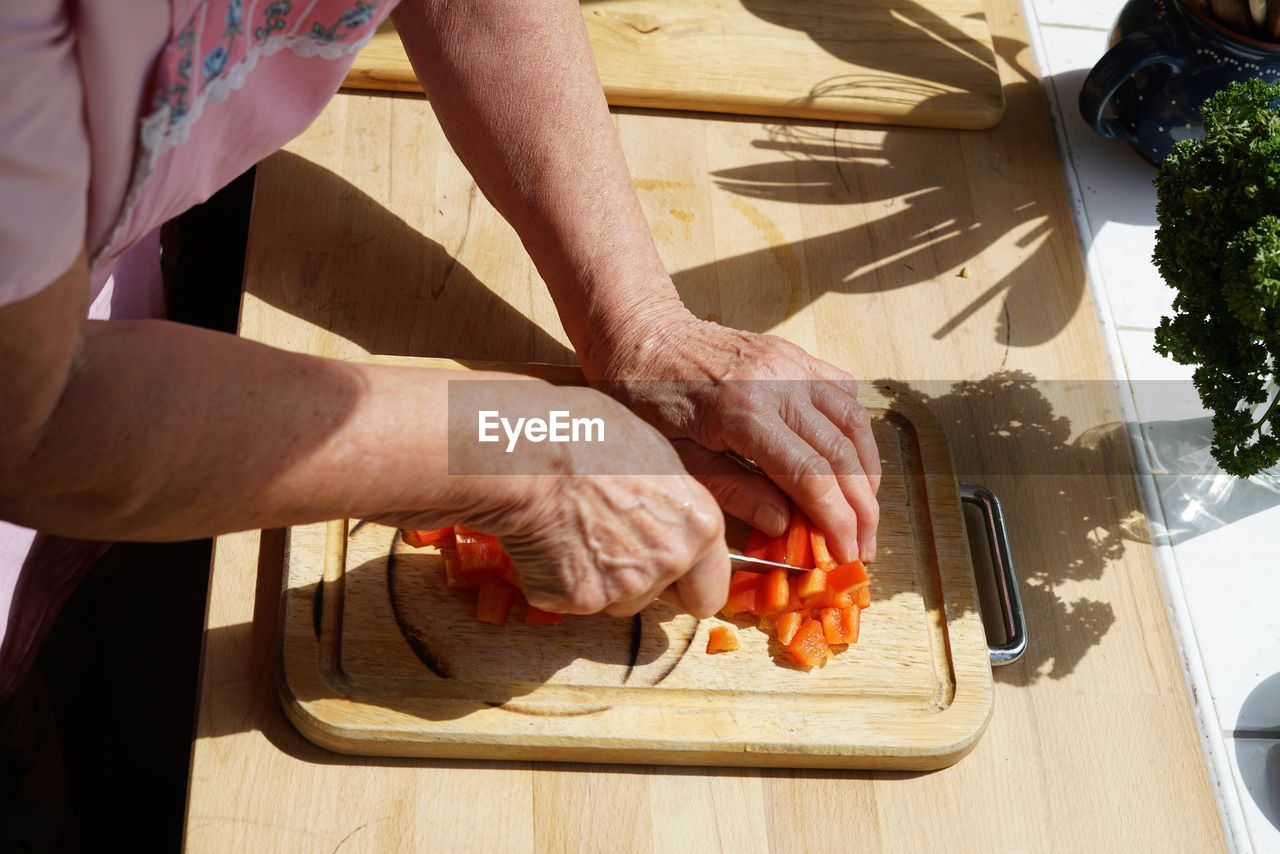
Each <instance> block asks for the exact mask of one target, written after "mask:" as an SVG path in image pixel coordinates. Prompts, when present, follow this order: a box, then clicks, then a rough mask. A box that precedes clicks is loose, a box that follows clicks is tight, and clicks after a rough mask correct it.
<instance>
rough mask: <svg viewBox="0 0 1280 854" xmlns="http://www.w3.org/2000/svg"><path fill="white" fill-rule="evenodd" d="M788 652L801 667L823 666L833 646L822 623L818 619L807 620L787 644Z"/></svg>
mask: <svg viewBox="0 0 1280 854" xmlns="http://www.w3.org/2000/svg"><path fill="white" fill-rule="evenodd" d="M787 652H789V653H791V657H792V658H794V659H795V660H796V663H797V664H799V665H800V666H801V667H821V666H823V665H825V664H826V663H827V655H828V654H829V653H830V652H831V648H830V647H829V646H827V640H826V638H825V637H824V636H823V632H822V624H821V623H819V622H818V621H817V620H812V619H809V620H805V621H804V622H803V623H801V624H800V628H799V629H798V630H797V631H796V634H795V637H793V638H792V639H791V643H789V644H787Z"/></svg>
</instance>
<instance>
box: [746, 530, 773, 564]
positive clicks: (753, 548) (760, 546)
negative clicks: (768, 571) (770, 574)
mask: <svg viewBox="0 0 1280 854" xmlns="http://www.w3.org/2000/svg"><path fill="white" fill-rule="evenodd" d="M776 539H777V537H771V536H769V535H768V534H766V533H765V532H764V531H757V530H756V529H755V528H752V529H751V533H750V535H748V536H747V547H746V548H745V549H743V550H742V553H743V554H744V555H746V556H747V557H758V558H761V559H762V560H770V557H769V549H771V548H772V547H773V541H774V540H776Z"/></svg>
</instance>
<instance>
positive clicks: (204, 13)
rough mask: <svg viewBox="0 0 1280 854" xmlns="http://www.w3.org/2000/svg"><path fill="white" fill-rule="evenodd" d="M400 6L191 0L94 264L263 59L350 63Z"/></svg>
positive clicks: (336, 0) (391, 1)
mask: <svg viewBox="0 0 1280 854" xmlns="http://www.w3.org/2000/svg"><path fill="white" fill-rule="evenodd" d="M395 5H396V0H191V2H189V3H188V4H187V5H186V6H185V9H184V11H186V12H187V14H186V15H185V20H183V19H182V18H181V17H179V19H178V20H177V21H176V22H175V28H174V30H173V35H172V36H171V38H170V40H169V43H168V45H166V46H165V48H164V50H163V51H162V52H161V54H160V57H159V58H158V60H157V62H156V69H155V77H154V80H155V89H154V94H153V97H152V101H151V108H150V111H149V112H148V113H147V114H146V115H144V116H143V117H142V120H141V130H140V133H139V142H138V146H137V155H136V160H135V163H134V168H133V175H132V178H131V180H130V186H129V191H128V194H127V195H126V198H125V203H124V207H123V209H122V211H121V213H120V216H119V218H118V219H117V220H116V223H115V225H114V227H113V229H112V231H111V234H110V236H109V237H108V239H107V241H106V243H105V245H103V246H102V247H101V248H100V249H99V250H98V251H97V252H95V253H94V257H93V258H92V259H91V264H95V263H96V262H97V260H98V259H99V258H103V257H107V256H109V255H110V254H111V253H113V252H114V251H115V249H116V248H117V246H118V245H123V243H127V242H128V239H129V236H130V234H131V231H132V230H131V229H130V227H129V220H130V217H131V215H132V211H133V209H134V207H135V205H136V204H137V202H138V199H139V197H140V195H141V193H142V188H143V186H144V185H145V184H146V182H147V180H148V179H149V178H150V176H151V174H152V171H153V170H154V168H155V164H156V163H157V162H158V161H159V159H160V158H161V157H162V156H163V155H165V153H166V152H168V151H170V150H172V149H174V148H177V147H179V146H181V145H184V144H185V143H186V142H187V139H188V138H189V136H190V134H191V129H192V127H193V126H195V125H196V124H197V123H198V122H199V121H200V119H201V117H202V115H203V114H204V111H205V107H206V105H209V104H214V103H218V102H221V101H223V100H226V99H227V98H228V97H230V96H231V94H232V93H233V92H236V91H237V90H239V89H240V88H242V87H243V86H244V85H245V84H246V81H247V80H248V79H249V76H250V75H251V73H252V72H253V69H254V68H255V67H256V66H257V65H258V63H259V62H260V61H262V60H264V59H266V58H267V57H270V56H273V55H275V54H277V53H279V52H281V51H289V52H290V53H292V54H293V55H295V56H296V57H300V58H304V59H312V58H314V59H315V60H317V61H324V60H330V61H344V62H346V63H348V64H349V63H350V61H351V57H352V56H353V55H354V54H355V53H356V52H357V51H358V50H359V49H360V48H361V47H363V46H364V44H365V43H366V42H367V41H368V40H369V38H370V37H371V36H372V35H373V32H374V30H375V29H376V28H377V26H378V25H379V24H380V23H381V22H382V20H383V19H384V18H385V17H386V16H387V15H388V14H389V13H390V11H391V9H392V8H394V6H395ZM179 14H181V13H179ZM335 88H336V87H335ZM274 97H288V93H287V92H284V93H277V94H276V95H275V96H274ZM286 138H287V137H286Z"/></svg>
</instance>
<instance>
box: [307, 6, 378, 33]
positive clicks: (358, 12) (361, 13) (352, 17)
mask: <svg viewBox="0 0 1280 854" xmlns="http://www.w3.org/2000/svg"><path fill="white" fill-rule="evenodd" d="M377 7H378V4H377V3H376V2H373V3H365V2H357V3H356V4H355V5H354V6H352V7H351V8H350V9H347V10H346V11H345V12H343V13H342V14H341V15H339V16H338V18H337V20H335V21H334V22H333V24H332V25H330V26H328V27H326V26H325V25H324V24H322V23H320V22H319V21H316V22H315V23H313V24H312V25H311V37H312V38H314V39H319V40H320V41H324V42H332V41H341V40H342V39H345V38H346V37H347V36H348V35H350V33H351V31H353V30H358V29H360V28H361V27H363V26H364V25H365V24H367V23H369V22H370V21H371V20H373V13H374V12H375V11H377Z"/></svg>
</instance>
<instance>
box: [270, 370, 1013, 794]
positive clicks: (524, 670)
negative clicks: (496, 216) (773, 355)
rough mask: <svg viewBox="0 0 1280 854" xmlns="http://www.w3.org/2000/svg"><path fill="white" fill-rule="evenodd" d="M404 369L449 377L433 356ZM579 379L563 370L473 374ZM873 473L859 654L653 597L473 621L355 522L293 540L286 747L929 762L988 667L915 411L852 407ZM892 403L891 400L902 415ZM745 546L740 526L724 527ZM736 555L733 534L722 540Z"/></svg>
mask: <svg viewBox="0 0 1280 854" xmlns="http://www.w3.org/2000/svg"><path fill="white" fill-rule="evenodd" d="M379 361H385V362H388V363H393V364H401V365H422V366H429V367H447V368H459V369H460V368H462V367H464V366H462V365H460V364H459V363H457V362H452V361H448V360H439V359H418V358H394V359H392V358H385V357H379ZM470 367H484V368H491V369H492V368H496V369H503V370H512V371H517V372H521V373H528V374H533V375H536V376H540V377H542V378H544V379H549V380H551V381H555V382H581V375H580V374H579V373H578V371H577V370H576V369H573V368H565V367H552V366H538V365H520V366H513V365H495V364H493V363H486V364H483V365H471V366H470ZM860 397H861V398H862V399H863V401H864V403H866V405H867V406H868V408H869V409H870V411H871V412H872V415H873V417H874V424H875V433H876V439H877V441H878V443H879V447H880V452H881V455H882V463H883V467H884V481H883V484H882V486H881V489H880V503H881V507H882V513H883V517H882V520H881V523H880V531H879V552H880V557H879V559H878V560H877V562H876V563H875V565H874V566H873V567H870V574H871V584H872V599H873V601H872V607H871V608H870V609H869V610H868V611H866V612H865V613H864V614H863V619H862V633H861V638H860V640H859V643H858V644H857V645H855V646H851V647H849V648H848V649H847V650H846V651H844V652H843V653H841V654H839V655H837V656H836V657H835V658H834V659H833V660H832V661H831V662H830V663H828V664H827V666H826V667H825V668H822V669H818V670H814V671H810V672H805V671H802V670H799V669H796V668H794V667H791V666H789V665H788V663H787V661H786V657H785V655H784V654H781V653H780V651H779V650H778V649H777V648H776V645H775V646H773V647H771V646H770V642H769V639H768V638H767V637H766V636H765V635H764V634H762V633H761V632H759V631H758V630H756V629H754V628H751V627H749V626H747V624H742V625H741V626H740V627H739V628H738V635H739V638H740V640H741V641H742V648H741V649H739V650H738V651H736V652H733V653H728V654H720V655H715V656H710V655H707V654H706V653H705V647H706V639H707V632H708V631H709V629H710V628H711V627H712V626H714V625H717V624H721V623H722V621H721V620H720V619H718V618H712V619H707V620H701V621H699V620H696V619H694V618H692V617H689V616H687V615H684V614H680V613H677V612H676V611H674V610H673V609H670V608H668V607H666V606H665V605H662V604H658V605H654V606H651V607H650V608H649V609H647V610H646V611H645V612H643V613H642V614H640V615H637V616H636V617H635V618H632V619H617V618H613V617H608V616H603V615H601V616H594V617H568V618H566V619H565V621H564V622H563V623H562V624H561V625H559V626H555V627H538V628H529V627H526V626H524V625H523V624H521V622H520V620H519V619H516V620H513V621H512V622H511V623H509V624H508V625H507V626H506V627H505V628H504V629H498V628H495V627H492V626H488V625H485V624H481V623H477V622H475V620H474V619H473V617H472V611H473V605H472V604H471V603H470V602H469V601H467V600H465V599H463V598H462V597H460V596H457V595H454V594H451V593H450V592H449V591H447V590H446V589H445V586H444V582H443V573H442V568H441V559H440V557H439V554H438V553H437V552H436V551H435V550H433V549H411V548H408V547H406V546H404V545H403V544H402V543H401V542H400V540H399V537H398V536H397V531H396V530H395V529H393V528H388V527H384V526H382V525H377V524H372V523H361V522H358V521H337V522H331V523H327V524H316V525H306V526H301V527H297V528H294V529H292V530H290V532H289V536H288V546H287V548H286V558H285V589H284V594H285V596H284V621H283V628H282V634H283V639H282V665H281V670H280V674H281V678H280V689H281V693H282V696H283V699H284V705H285V710H286V712H287V714H288V715H289V717H290V719H291V720H292V721H293V722H294V724H295V725H296V726H297V727H298V729H299V730H301V731H302V733H303V734H304V735H306V736H307V737H308V738H310V739H311V740H312V741H314V742H316V743H317V744H319V745H321V746H323V747H327V748H329V749H331V750H336V751H340V752H344V753H356V754H376V755H387V756H432V757H454V758H469V759H505V760H511V759H546V760H563V761H592V762H639V763H663V764H699V765H706V764H713V765H748V766H788V767H841V768H899V769H932V768H939V767H943V766H946V765H949V764H951V763H953V762H955V761H956V760H957V759H959V758H960V757H961V756H963V755H964V754H965V753H966V752H968V751H969V749H970V748H971V747H973V745H974V744H975V743H976V742H977V740H978V737H979V736H980V735H981V734H982V731H983V729H984V728H985V727H986V724H987V720H988V718H989V716H990V714H991V707H992V680H991V668H990V665H989V663H988V660H987V647H986V637H985V634H984V632H983V626H982V620H981V616H980V614H979V611H978V605H977V595H976V593H975V585H974V576H973V569H972V565H971V561H970V556H969V550H968V545H967V542H968V541H967V539H966V536H965V531H964V523H963V519H962V516H961V510H960V504H959V495H958V489H957V484H956V479H955V475H954V474H953V472H952V468H951V459H950V455H949V452H948V449H947V444H946V440H945V438H944V437H943V434H942V431H941V429H940V428H939V426H938V425H937V423H936V422H935V421H934V420H933V418H932V416H931V415H930V414H929V413H928V412H927V410H925V409H923V408H911V407H910V406H909V405H905V404H900V403H898V402H896V401H895V402H894V404H893V408H889V407H888V404H887V401H886V399H885V398H884V397H883V396H881V395H880V394H879V393H878V391H877V390H876V389H875V387H873V386H864V387H863V390H862V392H861V394H860ZM904 406H906V407H907V408H903V407H904ZM735 538H740V539H745V530H744V529H743V528H742V527H741V526H738V533H731V534H730V543H731V544H735V542H734V540H735ZM738 544H740V543H738Z"/></svg>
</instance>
